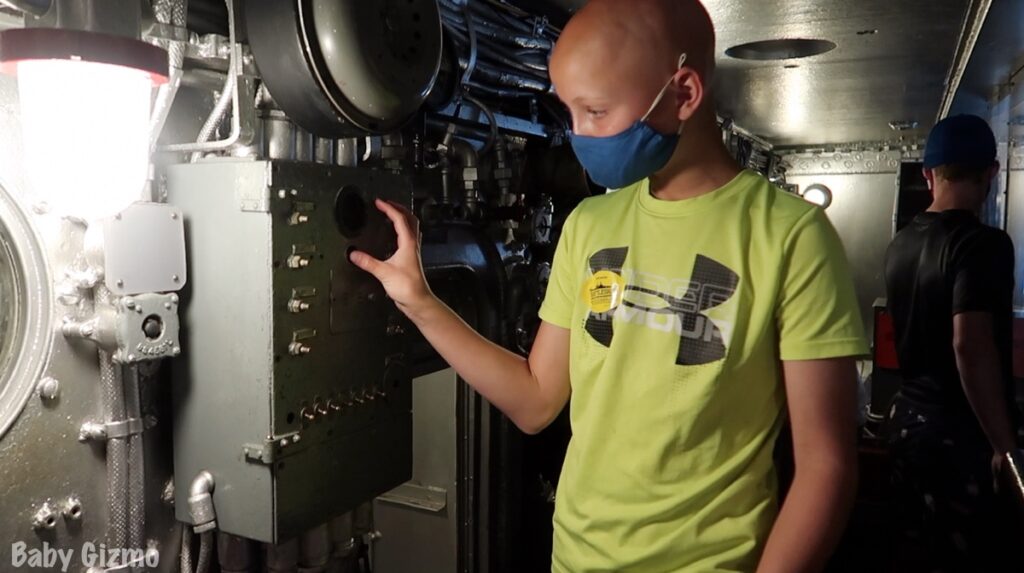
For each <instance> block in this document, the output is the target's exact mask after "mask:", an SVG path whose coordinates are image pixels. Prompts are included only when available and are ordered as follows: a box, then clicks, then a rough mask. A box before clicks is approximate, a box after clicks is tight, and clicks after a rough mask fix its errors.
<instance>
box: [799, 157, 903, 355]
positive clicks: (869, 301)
mask: <svg viewBox="0 0 1024 573" xmlns="http://www.w3.org/2000/svg"><path fill="white" fill-rule="evenodd" d="M840 165H841V166H842V163H840ZM897 166H898V163H897ZM786 182H787V183H791V184H796V185H798V186H799V188H800V189H804V188H806V187H807V186H809V185H813V184H823V185H825V186H826V187H828V188H829V189H831V190H832V205H831V206H830V207H829V208H828V209H827V210H826V211H825V212H826V214H828V218H829V220H830V221H831V222H832V224H833V225H834V226H835V228H836V231H837V232H838V233H839V237H840V238H841V239H842V241H843V247H844V248H845V250H846V257H847V259H848V260H849V262H850V268H851V271H852V272H853V280H854V286H855V287H856V290H857V300H858V304H859V306H860V311H861V317H862V319H863V321H864V327H865V329H866V332H867V333H868V334H869V335H870V334H871V333H872V332H873V328H874V313H873V310H872V305H873V303H874V301H875V299H877V298H883V297H885V276H884V271H885V251H886V249H887V248H888V246H889V242H890V241H891V240H892V224H893V222H892V221H893V212H894V206H895V203H896V182H897V172H896V169H889V170H888V172H873V173H844V172H834V173H818V174H810V173H807V174H798V175H789V174H787V177H786Z"/></svg>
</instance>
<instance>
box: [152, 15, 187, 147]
mask: <svg viewBox="0 0 1024 573" xmlns="http://www.w3.org/2000/svg"><path fill="white" fill-rule="evenodd" d="M153 13H154V14H155V16H156V19H157V21H158V22H160V23H161V24H171V25H172V26H175V27H178V28H185V26H186V22H187V21H188V0H157V2H156V4H154V6H153ZM162 43H163V44H164V45H165V46H164V47H165V48H167V62H168V67H167V68H168V77H167V83H166V84H164V85H162V86H160V89H159V90H158V91H157V95H156V101H155V102H154V103H153V115H152V119H151V120H150V122H149V133H150V148H151V149H152V148H154V147H156V142H157V140H158V139H159V138H160V133H161V132H162V131H163V129H164V124H165V123H167V117H168V116H169V115H170V113H171V106H172V105H173V104H174V98H175V97H176V96H177V95H178V89H179V88H180V87H181V78H182V75H183V68H184V66H185V51H186V43H185V42H178V41H174V40H171V41H167V42H162Z"/></svg>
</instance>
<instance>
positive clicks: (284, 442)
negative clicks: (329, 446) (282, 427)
mask: <svg viewBox="0 0 1024 573" xmlns="http://www.w3.org/2000/svg"><path fill="white" fill-rule="evenodd" d="M300 439H301V436H300V435H299V433H298V432H291V433H289V434H283V435H280V436H277V437H276V438H272V439H269V440H266V441H264V442H263V443H260V444H244V445H242V455H244V456H245V461H247V462H252V463H256V464H266V465H272V464H273V463H274V461H275V460H277V458H279V457H280V456H281V453H282V452H283V451H284V449H285V448H288V447H289V446H293V445H295V444H297V443H299V440H300Z"/></svg>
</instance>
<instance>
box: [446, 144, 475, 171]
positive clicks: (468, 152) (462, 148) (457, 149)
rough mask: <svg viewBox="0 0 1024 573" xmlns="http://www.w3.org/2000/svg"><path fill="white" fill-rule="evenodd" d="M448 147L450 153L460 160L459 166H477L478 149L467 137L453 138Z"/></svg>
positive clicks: (469, 167) (465, 167)
mask: <svg viewBox="0 0 1024 573" xmlns="http://www.w3.org/2000/svg"><path fill="white" fill-rule="evenodd" d="M448 149H449V153H450V154H451V155H452V156H453V157H456V158H457V159H458V160H459V166H460V167H462V168H463V169H467V168H468V169H472V168H473V167H476V166H477V155H476V149H474V148H473V146H472V145H470V144H469V142H468V141H466V140H465V139H453V140H452V142H451V146H450V147H449V148H448Z"/></svg>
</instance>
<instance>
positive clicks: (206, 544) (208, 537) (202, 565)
mask: <svg viewBox="0 0 1024 573" xmlns="http://www.w3.org/2000/svg"><path fill="white" fill-rule="evenodd" d="M212 558H213V532H212V531H204V532H202V533H200V534H199V562H198V563H197V564H196V573H206V572H207V571H208V570H209V569H210V561H212V560H213V559H212Z"/></svg>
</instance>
